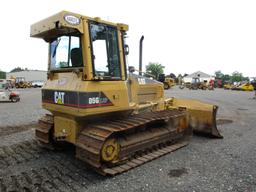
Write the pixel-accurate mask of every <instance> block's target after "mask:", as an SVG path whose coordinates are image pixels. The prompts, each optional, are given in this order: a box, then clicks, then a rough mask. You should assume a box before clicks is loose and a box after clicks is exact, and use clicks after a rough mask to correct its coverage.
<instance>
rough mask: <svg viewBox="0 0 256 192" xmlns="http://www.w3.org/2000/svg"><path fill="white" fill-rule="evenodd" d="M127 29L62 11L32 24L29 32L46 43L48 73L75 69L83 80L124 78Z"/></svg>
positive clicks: (125, 26)
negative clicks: (47, 45) (47, 44)
mask: <svg viewBox="0 0 256 192" xmlns="http://www.w3.org/2000/svg"><path fill="white" fill-rule="evenodd" d="M127 30H128V26H127V25H124V24H115V23H111V22H106V21H102V20H100V18H90V17H86V16H81V15H78V14H74V13H70V12H66V11H63V12H60V13H58V14H56V15H54V16H52V17H49V18H47V19H45V20H43V21H40V22H38V23H36V24H34V25H32V26H31V36H32V37H39V38H43V39H44V40H45V41H47V42H48V43H49V71H50V72H51V73H58V72H65V71H74V70H77V71H80V72H83V73H84V78H83V79H84V80H125V79H126V78H125V77H126V69H125V68H126V67H125V66H124V65H125V59H124V57H125V51H124V47H126V46H125V45H124V37H125V31H127ZM126 52H127V51H126Z"/></svg>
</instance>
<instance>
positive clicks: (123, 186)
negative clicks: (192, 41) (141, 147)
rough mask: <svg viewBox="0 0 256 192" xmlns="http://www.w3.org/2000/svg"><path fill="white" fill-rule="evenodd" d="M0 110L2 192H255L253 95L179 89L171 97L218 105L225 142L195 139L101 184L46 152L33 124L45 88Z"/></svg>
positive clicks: (62, 156) (70, 155)
mask: <svg viewBox="0 0 256 192" xmlns="http://www.w3.org/2000/svg"><path fill="white" fill-rule="evenodd" d="M20 93H21V102H19V103H0V134H1V135H0V140H1V142H0V191H15V190H16V191H99V192H101V191H102V192H103V191H104V192H105V191H191V192H192V191H256V179H255V178H256V169H255V166H256V161H255V157H256V150H255V146H256V140H255V138H256V131H255V128H256V126H255V125H256V123H255V116H256V108H255V106H256V100H253V99H251V98H252V97H253V93H252V92H239V91H225V90H221V89H216V90H214V91H208V90H207V91H201V90H198V91H193V90H191V91H190V90H187V89H184V90H179V89H177V88H174V89H171V90H168V91H166V95H167V96H175V97H180V98H192V99H198V100H201V101H206V102H210V103H213V104H216V105H218V106H219V113H218V119H220V120H219V121H218V122H219V126H218V128H219V130H220V131H221V134H222V135H223V136H224V139H208V138H204V137H199V136H194V137H193V138H192V140H191V142H190V144H189V145H188V146H187V147H184V148H182V149H180V150H178V151H175V152H173V153H171V154H168V155H165V156H163V157H161V158H159V159H157V160H154V161H152V162H149V163H147V164H145V165H142V166H140V167H138V168H136V169H133V170H131V171H128V172H126V173H124V174H121V175H118V176H115V177H102V176H100V175H98V174H96V173H94V172H93V171H91V170H90V169H89V168H87V167H86V165H84V164H83V163H82V162H80V161H78V160H76V159H75V158H74V149H73V148H72V147H71V148H70V149H67V150H66V151H64V152H52V151H47V150H44V149H41V148H40V147H39V146H38V145H37V143H36V142H35V140H34V128H33V127H34V124H35V122H36V121H37V119H38V118H39V117H40V116H41V115H43V114H44V113H45V112H46V111H45V110H43V109H41V107H40V98H41V97H40V89H26V90H21V91H20Z"/></svg>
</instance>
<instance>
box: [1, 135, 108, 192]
mask: <svg viewBox="0 0 256 192" xmlns="http://www.w3.org/2000/svg"><path fill="white" fill-rule="evenodd" d="M73 152H74V150H73V149H68V150H66V151H64V152H56V151H54V152H53V151H49V150H45V149H43V148H41V147H40V146H39V145H38V144H37V142H36V141H35V140H30V141H26V142H21V143H18V144H15V145H11V146H3V147H0V191H1V192H6V191H40V192H41V191H42V192H44V191H45V192H47V191H49V192H52V191H78V190H81V189H87V188H88V187H89V186H90V185H93V184H96V183H97V182H98V181H102V180H104V178H103V177H101V176H100V175H98V174H96V173H94V172H92V171H91V170H90V169H89V168H87V167H86V166H85V165H84V164H83V163H82V162H79V161H77V160H76V159H75V157H74V154H73Z"/></svg>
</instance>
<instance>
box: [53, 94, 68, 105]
mask: <svg viewBox="0 0 256 192" xmlns="http://www.w3.org/2000/svg"><path fill="white" fill-rule="evenodd" d="M64 96H65V93H64V92H59V91H55V92H54V103H57V104H61V105H63V104H64Z"/></svg>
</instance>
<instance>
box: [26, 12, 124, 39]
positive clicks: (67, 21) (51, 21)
mask: <svg viewBox="0 0 256 192" xmlns="http://www.w3.org/2000/svg"><path fill="white" fill-rule="evenodd" d="M88 20H90V21H95V22H97V23H103V24H107V25H112V26H115V27H117V28H118V29H119V30H121V31H127V30H128V25H126V24H122V23H112V22H109V21H104V20H101V19H100V18H99V17H95V18H92V17H87V16H83V15H80V14H77V13H72V12H69V11H61V12H59V13H57V14H55V15H52V16H50V17H48V18H46V19H44V20H41V21H39V22H37V23H35V24H33V25H31V28H30V36H31V37H38V38H44V39H45V38H50V37H51V36H56V35H58V33H62V32H63V31H65V32H69V33H72V32H74V33H75V32H78V31H79V32H80V33H81V34H83V33H84V27H83V24H84V21H88Z"/></svg>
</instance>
